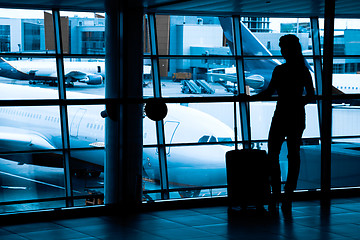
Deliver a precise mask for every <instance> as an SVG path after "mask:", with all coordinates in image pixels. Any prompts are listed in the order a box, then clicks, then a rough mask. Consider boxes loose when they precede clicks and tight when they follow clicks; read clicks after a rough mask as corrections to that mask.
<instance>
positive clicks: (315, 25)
mask: <svg viewBox="0 0 360 240" xmlns="http://www.w3.org/2000/svg"><path fill="white" fill-rule="evenodd" d="M310 22H311V36H312V38H311V39H312V46H313V62H314V77H315V91H316V95H318V96H320V95H322V93H323V90H322V89H323V87H322V65H321V45H320V30H319V18H318V17H312V18H310ZM317 107H318V115H319V129H320V131H321V122H322V121H321V120H322V116H321V114H320V113H321V101H317Z"/></svg>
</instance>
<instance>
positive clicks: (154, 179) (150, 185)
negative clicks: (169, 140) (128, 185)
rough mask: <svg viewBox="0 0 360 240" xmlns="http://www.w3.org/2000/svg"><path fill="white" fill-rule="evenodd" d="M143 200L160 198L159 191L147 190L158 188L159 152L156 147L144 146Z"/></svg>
mask: <svg viewBox="0 0 360 240" xmlns="http://www.w3.org/2000/svg"><path fill="white" fill-rule="evenodd" d="M142 180H143V181H142V185H143V191H144V192H143V201H152V200H159V199H161V194H160V192H157V193H152V192H147V191H154V190H160V189H161V187H160V168H159V153H158V149H157V148H150V147H144V151H143V176H142Z"/></svg>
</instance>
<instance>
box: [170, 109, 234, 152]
mask: <svg viewBox="0 0 360 240" xmlns="http://www.w3.org/2000/svg"><path fill="white" fill-rule="evenodd" d="M233 126H234V105H233V104H231V103H199V104H196V103H189V104H168V115H167V116H166V118H165V119H164V128H165V141H166V143H167V144H171V143H203V142H224V145H226V142H231V141H234V130H233V129H234V127H233ZM204 136H208V139H204ZM230 145H231V144H230ZM168 148H169V149H170V147H168ZM169 149H168V150H167V151H169Z"/></svg>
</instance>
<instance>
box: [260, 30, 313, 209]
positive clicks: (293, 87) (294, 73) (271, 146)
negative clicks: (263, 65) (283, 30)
mask: <svg viewBox="0 0 360 240" xmlns="http://www.w3.org/2000/svg"><path fill="white" fill-rule="evenodd" d="M279 46H280V48H281V55H282V56H283V57H284V58H285V60H286V62H285V63H284V64H282V65H279V66H276V67H275V69H274V71H273V74H272V78H271V81H270V83H269V86H268V88H267V89H266V90H264V91H263V92H261V93H259V94H258V95H257V96H271V95H272V94H274V93H275V92H276V93H277V95H278V101H277V104H276V109H275V112H274V116H273V118H272V122H271V127H270V131H269V138H268V157H269V160H270V164H271V166H272V167H271V174H270V175H271V186H272V198H271V201H270V204H269V210H270V211H276V210H277V202H278V201H279V197H280V192H281V174H280V164H279V154H280V150H281V145H282V144H283V142H284V141H285V137H286V138H287V147H288V156H287V157H288V176H287V181H286V184H285V196H284V199H283V202H282V206H281V209H282V210H283V211H284V212H289V211H291V208H292V195H293V191H294V190H295V189H296V185H297V180H298V177H299V170H300V145H301V136H302V133H303V131H304V129H305V105H306V104H307V103H308V101H309V100H310V99H311V97H312V96H313V95H314V88H313V84H312V79H311V75H310V72H309V69H308V68H307V66H306V64H305V59H304V56H303V55H302V52H301V45H300V42H299V38H297V37H296V36H295V35H291V34H288V35H284V36H282V37H281V38H280V42H279ZM304 90H305V91H306V96H305V97H303V94H304Z"/></svg>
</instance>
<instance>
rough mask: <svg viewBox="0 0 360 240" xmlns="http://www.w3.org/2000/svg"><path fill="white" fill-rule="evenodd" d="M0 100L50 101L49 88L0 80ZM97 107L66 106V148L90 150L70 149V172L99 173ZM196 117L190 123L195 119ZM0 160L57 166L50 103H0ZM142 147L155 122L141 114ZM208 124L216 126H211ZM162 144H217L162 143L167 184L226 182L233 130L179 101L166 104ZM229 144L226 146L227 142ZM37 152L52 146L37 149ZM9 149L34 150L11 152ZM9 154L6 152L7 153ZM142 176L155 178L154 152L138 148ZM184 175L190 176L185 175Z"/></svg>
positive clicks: (56, 120)
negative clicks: (9, 104)
mask: <svg viewBox="0 0 360 240" xmlns="http://www.w3.org/2000/svg"><path fill="white" fill-rule="evenodd" d="M0 96H1V99H29V98H30V99H54V98H57V96H58V92H57V91H56V90H55V89H49V88H40V87H28V86H24V85H14V84H4V83H0ZM93 97H99V96H96V95H90V94H84V93H77V92H68V98H71V99H79V98H83V99H84V98H93ZM103 110H104V107H103V106H92V105H91V106H69V107H68V119H69V135H70V146H71V148H91V149H90V150H82V151H72V152H71V164H70V165H71V172H72V173H73V174H74V175H75V176H85V175H88V174H90V175H91V176H93V177H98V176H100V174H101V172H103V171H104V152H103V151H94V149H96V148H98V147H104V145H105V144H104V137H105V134H104V131H105V120H104V118H102V117H101V115H100V113H101V112H102V111H103ZM195 119H196V121H195ZM0 123H1V124H0V136H1V137H0V152H6V154H0V157H1V158H4V159H7V160H13V161H17V162H19V164H33V165H39V166H47V167H63V163H62V156H61V151H60V150H59V151H58V152H57V151H56V149H61V148H62V141H61V132H60V117H59V110H58V107H56V106H41V107H0ZM143 124H144V133H143V142H144V145H147V144H156V135H155V123H154V122H153V121H152V120H150V119H149V118H147V117H146V116H144V119H143ZM213 126H216V128H214V127H213ZM164 127H165V139H166V143H188V142H193V143H194V142H195V143H196V142H200V143H202V142H218V143H219V144H216V145H211V146H202V145H200V146H195V147H166V154H167V165H168V174H169V178H168V179H169V183H170V186H173V187H181V188H183V187H185V186H187V187H195V186H196V187H199V186H213V185H218V184H221V185H225V184H226V170H225V152H227V151H229V150H231V149H232V147H231V146H229V143H228V144H226V142H229V141H233V139H234V132H233V130H232V129H231V128H230V127H228V126H227V125H225V124H224V123H222V122H221V121H219V120H218V119H216V118H214V117H212V116H211V115H209V114H206V113H203V112H201V111H199V110H196V109H192V108H189V107H186V106H181V105H180V104H168V115H167V116H166V118H165V119H164ZM230 145H231V144H230ZM41 150H54V151H51V152H50V153H49V152H48V153H41V152H39V151H41ZM12 151H17V152H18V151H20V152H22V151H35V152H32V153H24V154H23V153H17V154H15V153H14V154H11V152H12ZM9 152H10V153H9ZM143 166H144V167H143V171H144V179H151V181H154V182H158V181H159V179H160V172H159V160H158V151H157V149H156V148H144V151H143ZM189 174H190V175H189ZM189 176H192V177H190V178H189ZM199 193H200V190H193V191H180V193H179V194H180V195H181V196H183V197H193V196H198V195H199Z"/></svg>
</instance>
